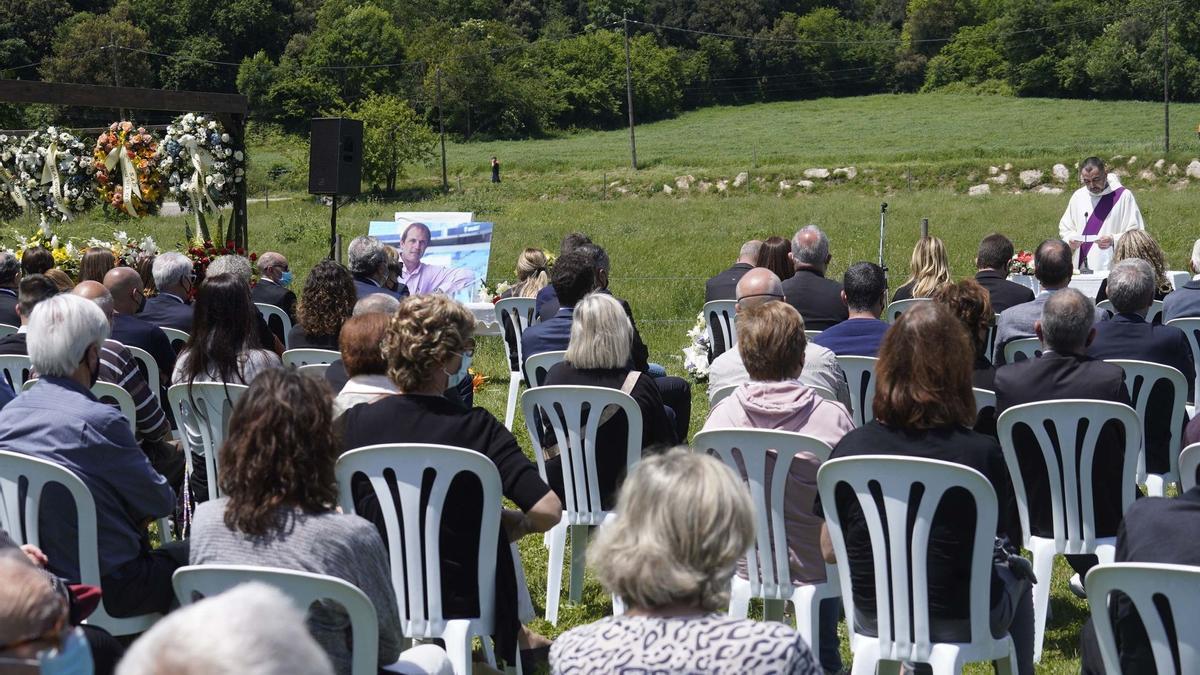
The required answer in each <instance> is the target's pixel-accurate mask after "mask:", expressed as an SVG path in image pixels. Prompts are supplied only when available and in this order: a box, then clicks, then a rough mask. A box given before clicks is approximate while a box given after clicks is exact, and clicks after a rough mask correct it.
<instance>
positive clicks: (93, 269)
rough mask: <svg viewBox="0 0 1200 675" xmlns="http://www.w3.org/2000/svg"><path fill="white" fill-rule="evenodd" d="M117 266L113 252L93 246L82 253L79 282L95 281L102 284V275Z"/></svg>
mask: <svg viewBox="0 0 1200 675" xmlns="http://www.w3.org/2000/svg"><path fill="white" fill-rule="evenodd" d="M116 266H117V258H116V256H114V255H113V252H112V251H110V250H108V249H106V248H102V247H100V246H93V247H91V248H89V249H88V250H87V251H85V252H84V254H83V258H82V259H80V261H79V281H81V282H83V281H95V282H97V283H101V284H102V283H104V275H105V274H108V271H109V270H111V269H112V268H114V267H116Z"/></svg>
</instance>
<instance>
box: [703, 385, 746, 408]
mask: <svg viewBox="0 0 1200 675" xmlns="http://www.w3.org/2000/svg"><path fill="white" fill-rule="evenodd" d="M739 386H741V385H737V384H727V385H725V386H724V387H721V388H720V389H718V390H716V391H714V392H713V395H712V398H711V399H709V401H708V409H709V410H712V409H713V408H715V407H717V404H718V403H720V402H721V401H724V400H725V399H727V398H729V395H730V394H732V393H733V392H734V391H736V390H737V388H738V387H739Z"/></svg>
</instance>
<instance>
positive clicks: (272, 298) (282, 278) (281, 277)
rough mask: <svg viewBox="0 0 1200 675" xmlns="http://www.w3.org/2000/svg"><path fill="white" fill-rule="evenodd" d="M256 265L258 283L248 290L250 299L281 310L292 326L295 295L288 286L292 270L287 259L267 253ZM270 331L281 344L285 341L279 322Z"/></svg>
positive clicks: (276, 254)
mask: <svg viewBox="0 0 1200 675" xmlns="http://www.w3.org/2000/svg"><path fill="white" fill-rule="evenodd" d="M256 264H257V265H258V283H257V284H255V285H254V288H252V289H251V290H250V299H251V300H253V301H254V302H261V303H265V304H268V305H274V306H276V307H278V308H279V309H282V310H283V312H284V314H287V315H288V319H289V320H290V321H291V322H292V325H295V324H296V294H295V293H293V292H292V290H291V289H290V288H288V287H289V286H291V285H292V269H291V266H290V265H289V264H288V259H287V258H285V257H283V254H281V253H276V252H274V251H267V252H266V253H264V254H262V255H260V256H259V257H258V260H257V261H256ZM271 331H272V332H273V333H275V337H277V338H279V340H280V341H281V342H282V341H284V339H285V337H286V336H285V335H284V334H283V325H282V324H280V322H279V321H275V322H274V323H272V324H271Z"/></svg>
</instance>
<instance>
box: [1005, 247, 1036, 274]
mask: <svg viewBox="0 0 1200 675" xmlns="http://www.w3.org/2000/svg"><path fill="white" fill-rule="evenodd" d="M1033 272H1034V270H1033V254H1032V253H1030V252H1029V251H1017V254H1016V255H1014V256H1013V257H1012V259H1011V260H1009V261H1008V273H1009V274H1024V275H1032V274H1033Z"/></svg>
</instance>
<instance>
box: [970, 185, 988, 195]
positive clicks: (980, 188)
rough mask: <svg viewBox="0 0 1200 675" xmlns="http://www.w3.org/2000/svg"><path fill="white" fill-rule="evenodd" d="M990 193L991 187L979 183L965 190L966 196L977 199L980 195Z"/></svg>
mask: <svg viewBox="0 0 1200 675" xmlns="http://www.w3.org/2000/svg"><path fill="white" fill-rule="evenodd" d="M991 192H992V186H991V185H988V184H987V183H981V184H979V185H972V186H971V187H970V188H969V189H968V190H967V194H968V195H970V196H972V197H978V196H980V195H986V194H991Z"/></svg>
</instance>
